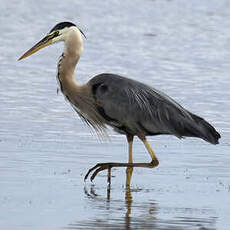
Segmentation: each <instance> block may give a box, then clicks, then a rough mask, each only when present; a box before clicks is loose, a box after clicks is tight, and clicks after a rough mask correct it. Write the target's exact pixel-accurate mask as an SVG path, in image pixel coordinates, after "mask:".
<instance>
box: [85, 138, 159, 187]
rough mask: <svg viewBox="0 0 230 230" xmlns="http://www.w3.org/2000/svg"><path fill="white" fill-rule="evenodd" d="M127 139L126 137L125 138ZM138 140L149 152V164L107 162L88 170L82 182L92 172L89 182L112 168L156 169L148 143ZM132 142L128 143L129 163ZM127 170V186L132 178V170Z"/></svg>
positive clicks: (155, 159) (153, 156)
mask: <svg viewBox="0 0 230 230" xmlns="http://www.w3.org/2000/svg"><path fill="white" fill-rule="evenodd" d="M127 138H128V137H127ZM139 138H140V139H141V141H142V142H143V143H144V145H145V147H146V149H147V151H148V152H149V154H150V156H151V158H152V161H151V162H150V163H131V162H130V163H119V162H107V163H98V164H96V165H95V166H94V167H92V168H90V169H89V170H88V172H87V174H86V175H85V178H84V180H86V179H87V178H88V176H89V174H90V173H91V172H92V171H94V170H95V171H94V172H93V174H92V176H91V177H90V180H91V181H93V180H94V178H95V177H96V176H97V174H98V173H99V172H101V171H103V170H105V169H108V170H111V168H113V167H127V169H128V168H134V167H141V168H154V167H156V166H157V165H158V164H159V161H158V159H157V157H156V155H155V154H154V152H153V150H152V148H151V146H150V144H149V143H148V141H147V140H146V138H145V137H140V136H139ZM131 152H132V141H131V139H130V141H129V157H130V158H129V160H130V161H131V160H132V154H131ZM129 170H130V169H129ZM129 170H128V173H127V171H126V185H129V184H130V180H131V176H132V172H131V171H132V170H130V171H129ZM110 176H111V175H110V171H109V173H108V181H110V180H111V178H109V177H110Z"/></svg>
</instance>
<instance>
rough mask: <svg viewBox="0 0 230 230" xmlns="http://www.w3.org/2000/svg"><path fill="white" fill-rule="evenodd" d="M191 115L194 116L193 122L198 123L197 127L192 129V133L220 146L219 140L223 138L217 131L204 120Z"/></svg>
mask: <svg viewBox="0 0 230 230" xmlns="http://www.w3.org/2000/svg"><path fill="white" fill-rule="evenodd" d="M190 115H192V118H193V120H194V121H195V122H196V125H195V127H194V126H193V128H192V129H189V130H190V132H191V131H192V133H193V134H194V136H196V137H200V138H202V139H203V140H205V141H207V142H209V143H211V144H214V145H216V144H219V139H220V138H221V136H220V134H219V133H218V132H217V131H216V130H215V128H214V127H213V126H212V125H210V124H209V123H208V122H207V121H205V120H204V119H203V118H201V117H199V116H197V115H195V114H192V113H191V114H190Z"/></svg>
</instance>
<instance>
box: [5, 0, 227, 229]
mask: <svg viewBox="0 0 230 230" xmlns="http://www.w3.org/2000/svg"><path fill="white" fill-rule="evenodd" d="M0 3H1V5H0V12H1V14H0V27H1V36H0V53H1V55H0V85H1V90H0V101H1V103H0V229H4V230H6V229H14V230H19V229H20V230H22V229H23V230H24V229H25V230H26V229H30V230H31V229H33V230H36V229H177V230H178V229H186V230H187V229H226V230H227V229H229V225H230V220H229V217H230V170H229V168H230V153H229V139H230V138H229V132H230V125H229V123H230V110H229V101H230V90H229V85H230V82H229V72H230V70H229V69H230V63H229V58H230V2H229V1H227V0H225V1H224V0H221V1H218V0H202V1H198V0H193V1H185V0H184V1H183V0H168V1H167V0H155V1H151V0H143V1H138V0H129V1H128V0H127V1H121V0H117V1H115V0H114V1H92V0H90V1H69V0H67V1H54V0H51V1H26V0H22V1H15V0H12V1H6V0H1V2H0ZM65 20H68V21H72V22H74V23H76V24H77V25H78V26H79V27H80V28H81V29H82V30H83V31H84V32H85V34H86V36H87V40H85V41H84V52H83V55H82V58H81V60H80V62H79V64H78V66H77V71H76V78H77V80H78V81H79V82H81V83H84V82H87V80H89V79H90V78H91V77H93V76H95V75H96V74H99V73H102V72H113V73H117V74H121V75H123V76H127V77H130V78H133V79H136V80H139V81H141V82H144V83H147V84H149V85H152V86H154V87H155V88H157V89H160V90H162V91H164V92H165V93H167V94H168V95H170V96H171V97H173V98H174V99H176V100H177V101H178V102H179V103H181V104H182V105H183V106H184V107H185V108H187V109H189V110H190V111H192V112H194V113H197V114H199V115H200V116H202V117H205V118H206V119H207V120H208V121H209V122H210V123H212V124H213V125H214V126H215V127H216V129H217V130H219V131H220V133H221V135H222V139H221V141H220V145H217V146H213V145H210V144H208V143H205V142H204V141H202V140H198V139H195V138H187V139H185V140H179V139H177V138H176V137H172V136H158V137H154V138H149V141H150V143H151V145H152V146H153V149H154V150H155V152H156V154H157V156H158V158H159V160H160V165H159V167H158V168H156V169H151V170H150V169H135V170H134V173H133V180H132V193H131V194H126V191H125V189H124V184H125V169H113V170H112V175H113V178H112V188H111V191H110V200H108V199H107V195H108V194H107V189H106V188H107V185H106V173H101V174H100V176H98V177H97V178H96V179H95V183H94V185H92V184H91V183H90V182H87V183H86V184H85V183H84V182H83V177H84V174H85V173H86V172H87V169H88V168H89V167H91V166H93V165H94V164H95V163H97V162H106V161H118V162H119V161H120V162H126V161H127V157H128V156H127V155H128V154H127V144H126V140H125V137H124V136H121V135H118V134H115V133H114V132H112V131H110V132H109V136H110V141H101V140H99V139H98V138H97V137H96V136H93V135H92V134H93V132H92V131H91V130H90V129H89V128H88V127H86V126H85V125H84V124H83V123H82V122H81V120H80V119H79V117H78V116H77V115H76V114H75V112H74V111H73V110H72V108H71V107H70V106H69V104H68V103H67V102H66V101H65V100H64V98H63V96H62V95H61V94H59V95H57V93H56V87H57V84H56V77H55V76H56V62H57V60H58V57H59V55H60V54H61V52H62V48H63V45H62V44H58V45H54V46H52V47H49V48H46V49H44V50H41V51H39V52H38V53H37V54H34V55H33V56H31V57H29V58H27V59H25V60H23V61H21V62H18V61H17V59H18V57H19V56H21V55H22V54H23V53H24V52H25V51H26V50H27V49H29V48H30V47H32V45H34V44H35V43H36V42H37V41H38V40H39V39H40V38H42V37H43V36H44V35H45V34H46V33H47V32H48V31H49V30H50V29H51V28H52V27H53V26H54V25H55V24H56V23H58V22H61V21H65ZM149 160H150V159H149V156H148V154H147V153H146V150H145V149H144V147H143V145H142V143H140V142H139V141H138V140H135V143H134V161H135V162H144V161H146V162H148V161H149ZM127 195H129V196H132V199H130V200H131V201H129V202H128V201H127V199H125V197H126V196H127Z"/></svg>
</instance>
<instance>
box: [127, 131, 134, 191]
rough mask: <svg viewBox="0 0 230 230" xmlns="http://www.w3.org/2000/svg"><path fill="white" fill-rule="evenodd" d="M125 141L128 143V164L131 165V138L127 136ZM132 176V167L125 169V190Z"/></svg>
mask: <svg viewBox="0 0 230 230" xmlns="http://www.w3.org/2000/svg"><path fill="white" fill-rule="evenodd" d="M126 137H127V141H128V143H129V162H128V163H133V136H131V135H127V136H126ZM132 174H133V167H127V168H126V188H129V187H130V181H131V178H132Z"/></svg>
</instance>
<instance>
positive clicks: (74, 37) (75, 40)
mask: <svg viewBox="0 0 230 230" xmlns="http://www.w3.org/2000/svg"><path fill="white" fill-rule="evenodd" d="M63 40H64V42H65V48H64V53H63V54H62V56H61V57H60V60H59V62H58V75H57V78H58V81H59V83H60V88H61V90H62V92H63V93H64V95H67V94H68V91H69V90H71V89H72V88H73V87H76V86H79V84H78V83H77V82H76V80H75V74H74V73H75V67H76V65H77V63H78V61H79V59H80V56H81V53H82V50H83V45H82V43H83V42H82V36H81V33H80V31H79V30H78V29H77V28H76V27H72V29H71V30H69V32H68V33H67V34H66V35H63Z"/></svg>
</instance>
